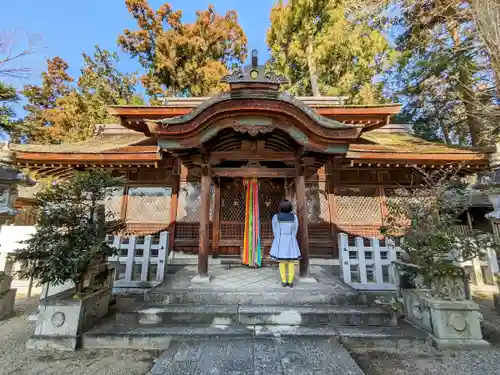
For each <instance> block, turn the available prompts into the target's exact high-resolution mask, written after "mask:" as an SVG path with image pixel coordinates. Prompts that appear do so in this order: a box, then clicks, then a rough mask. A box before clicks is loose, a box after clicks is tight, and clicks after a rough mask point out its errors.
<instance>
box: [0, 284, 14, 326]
mask: <svg viewBox="0 0 500 375" xmlns="http://www.w3.org/2000/svg"><path fill="white" fill-rule="evenodd" d="M16 291H17V289H9V290H8V291H7V292H4V293H0V320H1V319H3V318H6V317H8V316H9V315H10V314H11V313H12V310H13V309H14V302H15V300H16Z"/></svg>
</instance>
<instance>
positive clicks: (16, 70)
mask: <svg viewBox="0 0 500 375" xmlns="http://www.w3.org/2000/svg"><path fill="white" fill-rule="evenodd" d="M39 40H40V38H39V37H38V36H29V37H28V45H27V46H26V47H25V48H23V49H21V50H18V49H17V48H16V47H18V32H16V31H14V32H1V33H0V77H10V78H27V77H28V76H29V73H30V69H29V68H26V67H23V66H19V65H14V64H17V62H18V60H19V59H22V58H23V57H26V56H28V55H31V54H33V53H35V51H36V49H37V47H38V44H39Z"/></svg>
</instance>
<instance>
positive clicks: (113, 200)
mask: <svg viewBox="0 0 500 375" xmlns="http://www.w3.org/2000/svg"><path fill="white" fill-rule="evenodd" d="M124 190H125V189H124V188H109V189H106V197H105V198H104V208H105V210H106V217H107V218H108V219H110V220H117V219H120V215H121V209H122V202H123V192H124Z"/></svg>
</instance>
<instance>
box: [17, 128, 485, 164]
mask: <svg viewBox="0 0 500 375" xmlns="http://www.w3.org/2000/svg"><path fill="white" fill-rule="evenodd" d="M120 128H121V126H120V125H107V130H106V132H105V134H102V133H101V134H99V135H96V136H94V137H93V138H91V139H89V140H87V141H83V142H78V143H63V144H58V145H38V144H22V145H21V144H11V145H10V146H9V147H10V149H11V150H13V151H15V154H16V161H17V163H18V164H19V165H21V166H22V165H26V166H28V165H38V166H39V167H42V166H43V167H49V166H50V165H51V164H54V165H57V166H60V165H73V166H75V165H78V164H81V165H82V166H84V165H85V164H92V165H101V164H102V165H116V166H120V165H122V164H123V165H130V164H132V165H144V164H152V165H154V164H155V163H157V162H159V161H160V160H161V159H162V151H161V150H160V148H159V147H158V146H157V145H156V140H155V139H154V138H149V137H146V136H144V135H143V134H140V133H137V132H133V131H131V130H125V134H123V132H122V133H119V132H118V131H119V129H120ZM121 129H123V128H121ZM390 130H391V131H390V132H384V131H382V130H376V131H371V132H366V133H363V134H362V135H361V137H360V139H359V141H358V142H356V143H352V144H350V145H349V149H348V151H347V154H346V161H349V160H351V161H354V162H355V163H364V164H366V163H379V162H380V163H383V164H384V165H385V164H395V163H398V164H405V163H408V164H414V163H416V164H419V163H423V164H431V163H436V164H444V163H459V162H465V163H468V164H474V165H483V166H487V165H488V157H489V152H485V151H482V150H476V149H471V148H464V147H455V146H450V145H445V144H443V143H438V142H430V141H426V140H423V139H421V138H418V137H416V136H414V135H412V134H409V133H405V132H402V131H392V129H390ZM106 133H107V134H106ZM166 151H167V152H168V150H166ZM54 165H53V166H54Z"/></svg>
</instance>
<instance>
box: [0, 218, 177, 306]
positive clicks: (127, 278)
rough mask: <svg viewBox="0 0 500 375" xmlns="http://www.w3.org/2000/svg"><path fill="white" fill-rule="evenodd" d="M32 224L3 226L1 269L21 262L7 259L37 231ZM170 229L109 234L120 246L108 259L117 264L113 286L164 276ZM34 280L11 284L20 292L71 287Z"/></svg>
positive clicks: (152, 282)
mask: <svg viewBox="0 0 500 375" xmlns="http://www.w3.org/2000/svg"><path fill="white" fill-rule="evenodd" d="M35 231H36V229H35V227H33V226H8V225H4V226H2V227H1V228H0V271H7V272H13V271H16V270H17V269H18V268H19V266H18V265H17V264H15V263H12V262H10V261H8V256H9V254H12V253H13V252H14V251H15V250H16V249H19V248H21V247H22V246H23V245H22V244H21V243H20V242H22V241H24V240H26V239H28V238H29V237H30V236H31V235H33V234H34V233H35ZM168 235H169V233H168V232H161V233H159V234H156V235H151V236H130V237H121V236H109V237H108V243H109V244H110V245H111V246H113V247H115V248H117V249H118V250H119V252H118V254H117V255H116V256H114V257H111V258H109V259H108V260H109V261H110V262H111V264H113V265H115V266H116V268H117V272H116V274H117V279H116V280H115V283H114V286H115V288H116V289H117V290H120V289H129V288H151V287H154V286H156V285H158V284H160V283H161V282H162V281H163V280H164V279H165V274H166V267H167V264H166V261H167V252H168V250H167V249H168ZM34 284H35V285H33V282H32V281H31V280H19V279H14V280H13V282H12V287H13V288H16V289H17V290H18V294H19V295H30V294H32V293H33V294H38V293H40V294H41V295H42V296H43V297H46V296H48V295H51V294H54V293H56V292H60V291H63V290H66V289H69V288H71V287H72V286H73V285H72V283H71V282H69V283H66V284H64V285H59V286H49V287H45V286H44V288H43V290H42V287H39V286H36V281H35V283H34Z"/></svg>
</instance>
